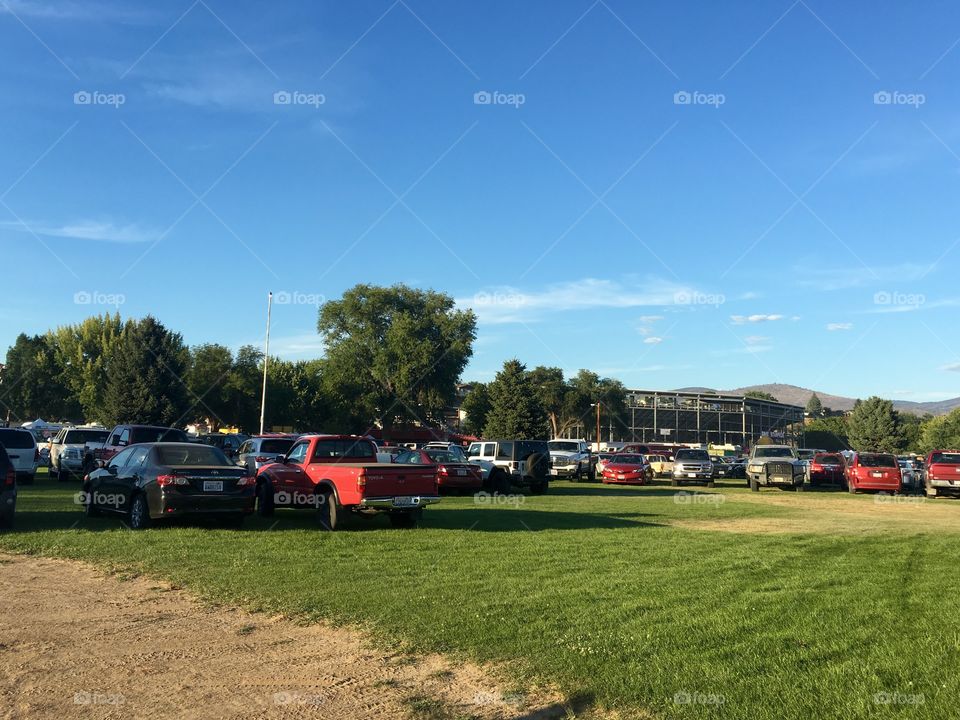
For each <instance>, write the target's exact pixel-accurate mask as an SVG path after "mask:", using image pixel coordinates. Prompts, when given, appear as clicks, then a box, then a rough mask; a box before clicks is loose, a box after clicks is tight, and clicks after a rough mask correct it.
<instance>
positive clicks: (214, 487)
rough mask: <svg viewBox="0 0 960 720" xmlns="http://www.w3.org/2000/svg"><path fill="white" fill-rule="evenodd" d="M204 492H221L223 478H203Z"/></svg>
mask: <svg viewBox="0 0 960 720" xmlns="http://www.w3.org/2000/svg"><path fill="white" fill-rule="evenodd" d="M203 491H204V492H223V480H204V481H203Z"/></svg>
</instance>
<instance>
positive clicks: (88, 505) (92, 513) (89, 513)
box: [83, 488, 100, 518]
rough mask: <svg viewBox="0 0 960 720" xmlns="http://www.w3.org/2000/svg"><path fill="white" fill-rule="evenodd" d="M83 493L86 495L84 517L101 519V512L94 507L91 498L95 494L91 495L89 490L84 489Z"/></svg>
mask: <svg viewBox="0 0 960 720" xmlns="http://www.w3.org/2000/svg"><path fill="white" fill-rule="evenodd" d="M83 492H84V493H85V495H86V497H85V498H84V503H83V515H84V517H88V518H95V517H100V511H99V510H98V509H97V508H96V507H94V505H93V502H92V500H93V498H92V497H91V496H92V495H93V493H91V492H90V490H89V489H88V488H84V490H83Z"/></svg>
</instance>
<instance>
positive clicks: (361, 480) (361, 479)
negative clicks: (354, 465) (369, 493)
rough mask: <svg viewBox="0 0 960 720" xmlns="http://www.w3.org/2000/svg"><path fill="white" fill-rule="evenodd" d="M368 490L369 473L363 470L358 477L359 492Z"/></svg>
mask: <svg viewBox="0 0 960 720" xmlns="http://www.w3.org/2000/svg"><path fill="white" fill-rule="evenodd" d="M366 489H367V471H366V470H361V471H360V474H359V475H357V492H358V493H362V492H363V491H364V490H366Z"/></svg>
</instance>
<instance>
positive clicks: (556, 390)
mask: <svg viewBox="0 0 960 720" xmlns="http://www.w3.org/2000/svg"><path fill="white" fill-rule="evenodd" d="M530 382H532V383H533V387H534V390H535V392H536V393H537V399H538V400H539V401H540V406H541V407H542V408H543V411H544V412H545V413H546V416H547V422H548V423H549V427H550V437H563V435H565V434H566V432H565V431H566V429H567V427H568V425H569V423H570V419H571V415H573V416H574V420H575V419H576V417H575V416H576V412H575V411H574V412H573V413H571V409H570V408H569V407H568V405H569V403H568V401H569V399H570V388H569V387H568V386H567V384H566V382H565V381H564V379H563V370H561V369H560V368H558V367H545V366H543V365H539V366H537V367H535V368H534V369H533V370H531V371H530Z"/></svg>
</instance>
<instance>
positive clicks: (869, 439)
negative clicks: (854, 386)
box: [847, 397, 903, 453]
mask: <svg viewBox="0 0 960 720" xmlns="http://www.w3.org/2000/svg"><path fill="white" fill-rule="evenodd" d="M847 427H848V430H849V440H850V444H851V445H852V446H853V448H854V449H855V450H873V451H878V452H891V453H895V452H899V451H900V450H901V449H902V447H903V432H902V430H901V427H900V418H899V417H898V415H897V413H896V411H895V410H894V409H893V403H892V402H891V401H890V400H884V399H883V398H879V397H871V398H868V399H867V400H865V401H863V402H862V403H860V404H858V405H856V406H855V407H854V409H853V412H851V413H850V416H849V418H848V419H847Z"/></svg>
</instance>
